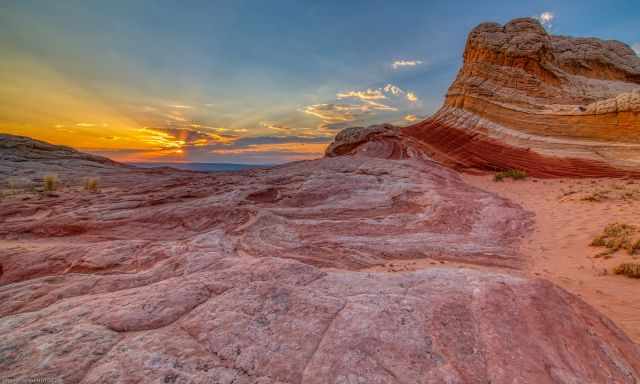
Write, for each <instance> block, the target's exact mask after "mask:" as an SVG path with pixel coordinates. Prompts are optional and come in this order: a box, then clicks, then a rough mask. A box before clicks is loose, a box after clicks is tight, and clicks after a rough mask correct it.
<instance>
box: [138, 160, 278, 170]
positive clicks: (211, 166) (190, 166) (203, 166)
mask: <svg viewBox="0 0 640 384" xmlns="http://www.w3.org/2000/svg"><path fill="white" fill-rule="evenodd" d="M128 164H129V165H133V166H136V167H140V168H164V167H169V168H175V169H182V170H187V171H197V172H230V171H242V170H245V169H254V168H270V167H272V166H273V165H272V164H234V163H137V162H136V163H128Z"/></svg>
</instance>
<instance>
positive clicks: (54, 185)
mask: <svg viewBox="0 0 640 384" xmlns="http://www.w3.org/2000/svg"><path fill="white" fill-rule="evenodd" d="M58 184H59V180H58V176H56V175H47V176H45V177H44V190H45V191H46V192H53V191H55V190H57V189H58Z"/></svg>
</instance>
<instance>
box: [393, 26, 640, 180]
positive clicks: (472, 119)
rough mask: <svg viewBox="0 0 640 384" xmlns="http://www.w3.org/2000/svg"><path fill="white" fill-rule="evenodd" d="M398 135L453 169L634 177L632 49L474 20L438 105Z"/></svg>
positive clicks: (639, 115) (636, 106) (637, 126)
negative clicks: (455, 70) (458, 66)
mask: <svg viewBox="0 0 640 384" xmlns="http://www.w3.org/2000/svg"><path fill="white" fill-rule="evenodd" d="M404 133H405V134H408V135H410V136H413V137H414V138H417V139H419V140H421V141H423V142H424V143H425V144H426V145H428V146H429V153H430V154H431V156H433V158H435V159H438V160H439V161H441V162H443V163H445V164H448V165H451V166H455V167H457V168H479V169H488V170H495V169H499V170H502V169H510V168H517V169H522V170H526V171H528V172H529V173H530V174H532V175H535V176H620V175H625V174H631V175H640V57H638V56H637V55H636V54H635V52H634V51H633V50H632V49H631V48H630V47H628V46H627V45H625V44H623V43H620V42H617V41H603V40H599V39H595V38H572V37H566V36H553V35H550V34H548V33H547V32H546V31H545V29H544V28H543V27H542V26H541V25H540V23H539V22H538V21H536V20H534V19H516V20H513V21H511V22H509V23H507V24H505V25H504V26H501V25H499V24H495V23H484V24H480V25H479V26H477V27H476V28H475V29H473V31H471V33H470V34H469V37H468V40H467V45H466V48H465V51H464V64H463V66H462V68H461V69H460V71H459V73H458V75H457V77H456V79H455V81H454V82H453V84H452V85H451V87H450V88H449V91H448V92H447V95H446V98H445V103H444V106H443V107H442V108H441V109H440V110H439V111H438V112H437V113H436V114H435V115H434V116H432V117H431V118H429V119H427V120H425V121H423V122H421V123H418V124H415V125H413V126H410V127H407V128H406V129H404Z"/></svg>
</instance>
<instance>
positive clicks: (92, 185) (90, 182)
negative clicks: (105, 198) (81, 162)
mask: <svg viewBox="0 0 640 384" xmlns="http://www.w3.org/2000/svg"><path fill="white" fill-rule="evenodd" d="M98 184H99V181H98V179H97V178H95V177H87V178H86V179H85V180H84V190H85V191H89V192H98V191H99V190H100V188H99V186H98Z"/></svg>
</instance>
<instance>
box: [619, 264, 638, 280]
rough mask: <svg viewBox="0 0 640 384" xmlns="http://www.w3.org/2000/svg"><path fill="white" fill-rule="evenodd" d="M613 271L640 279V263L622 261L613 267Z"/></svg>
mask: <svg viewBox="0 0 640 384" xmlns="http://www.w3.org/2000/svg"><path fill="white" fill-rule="evenodd" d="M613 273H615V274H616V275H625V276H627V277H633V278H636V279H640V263H622V264H620V265H618V266H617V267H615V268H614V269H613Z"/></svg>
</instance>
